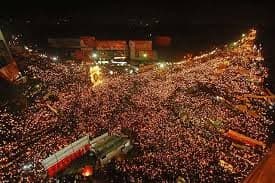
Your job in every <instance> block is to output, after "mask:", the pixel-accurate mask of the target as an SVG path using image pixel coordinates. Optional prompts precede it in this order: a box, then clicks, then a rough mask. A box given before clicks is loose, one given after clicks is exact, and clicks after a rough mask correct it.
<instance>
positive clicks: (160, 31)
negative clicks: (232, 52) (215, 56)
mask: <svg viewBox="0 0 275 183" xmlns="http://www.w3.org/2000/svg"><path fill="white" fill-rule="evenodd" d="M2 7H4V8H2ZM272 10H273V9H272V3H267V2H263V1H258V2H255V1H252V0H250V1H248V0H239V1H237V0H219V1H214V0H203V1H197V0H180V1H175V0H158V1H154V0H147V1H144V0H128V1H121V0H109V1H106V0H90V1H82V0H67V1H64V0H55V1H52V0H36V1H27V0H22V1H15V0H8V1H5V5H1V11H0V28H2V29H3V30H7V31H6V32H19V33H23V34H24V36H25V37H26V38H27V39H31V40H35V41H36V42H44V43H46V40H47V38H49V37H79V36H83V35H84V36H85V35H93V36H96V37H97V38H98V39H151V38H152V37H151V38H150V37H149V35H150V34H152V36H156V35H169V36H172V37H173V41H174V42H175V44H177V45H183V46H184V47H188V48H189V47H191V46H192V45H191V44H194V46H193V47H198V45H199V46H200V45H202V44H201V43H202V42H203V41H204V42H205V44H206V45H216V44H220V43H221V44H222V43H224V42H226V41H228V40H233V39H236V35H239V34H240V33H241V32H242V31H246V30H247V29H248V28H251V27H253V26H255V25H258V24H272V23H273V22H275V21H274V17H275V16H273V14H274V13H272ZM27 21H30V23H27ZM147 24H148V26H147ZM3 27H5V28H6V29H4V28H3ZM204 39H205V40H204ZM215 40H217V43H216V42H215ZM198 43H199V44H198Z"/></svg>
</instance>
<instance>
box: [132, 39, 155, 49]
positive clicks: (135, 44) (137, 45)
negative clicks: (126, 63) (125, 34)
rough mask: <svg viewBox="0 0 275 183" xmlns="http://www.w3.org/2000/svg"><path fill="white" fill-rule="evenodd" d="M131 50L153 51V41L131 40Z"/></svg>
mask: <svg viewBox="0 0 275 183" xmlns="http://www.w3.org/2000/svg"><path fill="white" fill-rule="evenodd" d="M129 45H130V48H131V49H134V50H137V51H152V49H153V48H152V41H140V40H131V41H129Z"/></svg>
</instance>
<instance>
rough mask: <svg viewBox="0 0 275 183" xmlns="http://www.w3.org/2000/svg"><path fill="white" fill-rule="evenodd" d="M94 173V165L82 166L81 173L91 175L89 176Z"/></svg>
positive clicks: (86, 175)
mask: <svg viewBox="0 0 275 183" xmlns="http://www.w3.org/2000/svg"><path fill="white" fill-rule="evenodd" d="M93 173H94V169H93V167H92V166H89V165H86V166H84V167H83V168H82V173H81V174H82V175H83V176H84V177H89V176H91V175H93Z"/></svg>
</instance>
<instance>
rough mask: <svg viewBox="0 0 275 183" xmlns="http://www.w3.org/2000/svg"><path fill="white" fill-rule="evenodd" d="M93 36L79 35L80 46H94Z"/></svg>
mask: <svg viewBox="0 0 275 183" xmlns="http://www.w3.org/2000/svg"><path fill="white" fill-rule="evenodd" d="M95 45H96V44H95V37H93V36H82V37H80V46H81V48H94V47H95Z"/></svg>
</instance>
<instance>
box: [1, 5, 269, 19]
mask: <svg viewBox="0 0 275 183" xmlns="http://www.w3.org/2000/svg"><path fill="white" fill-rule="evenodd" d="M271 4H272V3H267V2H261V1H258V2H255V1H246V0H242V1H234V0H224V1H221V0H220V1H213V0H212V1H211V0H204V1H196V0H188V1H185V0H181V1H179V2H177V1H173V0H172V1H171V0H170V1H167V0H165V1H162V0H158V1H152V0H151V1H150V0H147V1H144V0H128V1H119V0H109V1H104V0H90V1H81V0H73V1H72V0H67V1H62V0H55V1H50V0H40V1H39V0H37V1H25V0H24V1H19V2H18V1H12V0H9V1H7V5H5V8H1V12H0V16H5V17H7V16H14V17H15V18H19V19H20V18H21V19H22V18H26V17H27V18H29V17H32V18H35V17H36V18H40V17H42V18H43V17H44V18H45V17H47V18H55V17H62V16H68V17H72V18H75V19H80V20H83V21H92V22H93V21H99V22H102V23H117V22H119V23H121V22H124V20H125V19H126V20H127V19H129V18H136V17H140V18H148V17H149V18H151V17H157V18H160V19H161V21H163V22H165V23H169V24H186V23H187V24H189V23H191V24H223V23H227V24H247V23H266V22H268V23H271V22H272V19H273V16H272V6H271ZM1 6H2V5H1Z"/></svg>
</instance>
